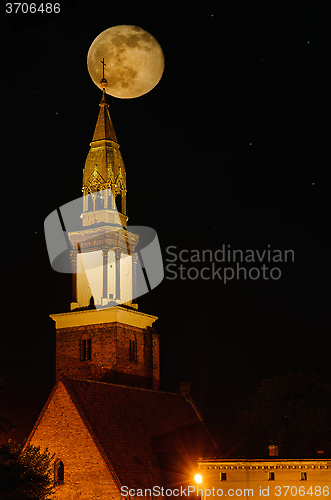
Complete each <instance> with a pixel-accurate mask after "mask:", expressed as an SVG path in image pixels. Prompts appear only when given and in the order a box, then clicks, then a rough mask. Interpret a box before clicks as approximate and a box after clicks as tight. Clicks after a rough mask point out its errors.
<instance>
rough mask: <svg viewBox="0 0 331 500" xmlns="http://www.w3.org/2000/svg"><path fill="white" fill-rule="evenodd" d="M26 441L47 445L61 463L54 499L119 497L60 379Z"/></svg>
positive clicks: (36, 444)
mask: <svg viewBox="0 0 331 500" xmlns="http://www.w3.org/2000/svg"><path fill="white" fill-rule="evenodd" d="M30 443H31V444H32V445H34V446H40V447H41V448H42V449H45V448H48V450H49V451H50V453H51V454H54V455H55V456H54V459H53V461H54V466H55V463H56V462H57V461H59V460H61V461H62V462H63V464H64V484H61V485H58V486H56V494H55V496H54V500H69V499H70V500H76V499H79V500H104V499H107V500H112V499H114V500H115V499H116V500H119V499H122V498H123V497H121V495H120V491H119V488H118V486H117V484H116V482H115V480H114V479H113V476H112V474H111V472H110V470H109V469H108V467H107V465H106V463H105V461H104V459H103V457H102V455H101V453H100V451H99V450H98V448H97V446H96V444H95V443H94V441H93V439H92V437H91V436H90V434H89V433H88V430H87V428H86V426H85V424H84V422H83V421H82V419H81V417H80V415H79V413H78V411H77V410H76V408H75V406H74V404H73V403H72V401H71V399H70V397H69V395H68V393H67V392H66V390H65V388H64V386H63V384H62V383H61V382H60V384H59V386H58V388H57V390H56V392H55V393H54V395H53V398H52V400H51V402H50V404H49V405H48V407H47V409H46V411H45V412H44V414H43V415H42V417H41V420H40V422H39V425H38V426H37V428H36V431H35V433H34V434H33V436H32V439H31V441H30Z"/></svg>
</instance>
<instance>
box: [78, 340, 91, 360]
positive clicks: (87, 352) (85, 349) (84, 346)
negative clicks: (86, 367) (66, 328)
mask: <svg viewBox="0 0 331 500" xmlns="http://www.w3.org/2000/svg"><path fill="white" fill-rule="evenodd" d="M80 360H81V361H91V360H92V350H91V339H81V341H80Z"/></svg>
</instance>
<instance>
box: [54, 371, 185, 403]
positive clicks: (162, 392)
mask: <svg viewBox="0 0 331 500" xmlns="http://www.w3.org/2000/svg"><path fill="white" fill-rule="evenodd" d="M63 377H64V378H65V379H66V380H77V381H78V382H89V383H93V384H100V385H108V386H112V387H123V388H127V389H135V390H137V391H147V392H153V393H155V394H171V395H172V396H182V397H183V398H184V399H186V398H185V397H184V396H183V394H182V393H180V392H169V391H155V390H154V389H146V388H145V387H133V386H131V385H122V384H115V383H113V382H104V381H103V380H90V379H85V378H79V377H65V376H63Z"/></svg>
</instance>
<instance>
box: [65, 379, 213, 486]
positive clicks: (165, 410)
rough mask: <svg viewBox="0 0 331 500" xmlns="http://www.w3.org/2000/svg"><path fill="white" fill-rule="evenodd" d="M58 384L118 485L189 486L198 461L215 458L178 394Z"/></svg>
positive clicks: (73, 381)
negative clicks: (71, 403)
mask: <svg viewBox="0 0 331 500" xmlns="http://www.w3.org/2000/svg"><path fill="white" fill-rule="evenodd" d="M61 380H62V382H63V384H64V386H65V387H66V389H67V391H68V393H69V395H70V396H71V398H72V400H73V402H74V404H75V405H76V408H77V409H78V411H79V413H80V415H81V417H82V418H83V420H84V422H85V424H86V425H87V427H88V429H89V431H90V432H91V434H92V435H93V436H94V438H95V439H96V441H97V444H98V446H99V448H101V450H102V452H103V454H104V456H105V457H106V458H107V462H108V463H110V464H111V467H112V468H113V470H114V471H115V474H116V476H117V478H118V479H119V481H120V483H121V484H122V485H125V486H130V487H135V488H140V487H144V488H148V487H153V486H154V485H159V486H162V485H163V486H170V485H172V486H173V485H174V484H184V483H185V482H187V483H190V481H192V474H193V471H194V469H195V467H196V463H197V459H198V458H199V457H201V456H206V454H207V455H208V453H209V454H210V453H212V454H213V452H214V449H213V445H212V442H211V439H210V437H209V436H208V433H207V432H206V430H205V428H204V426H203V424H202V423H201V421H200V420H199V417H198V416H197V414H196V412H195V410H194V409H193V407H192V405H191V404H190V403H189V402H188V401H187V400H186V399H185V397H184V396H183V395H182V394H172V393H166V392H159V391H152V390H146V389H138V388H133V387H126V386H120V385H115V384H106V383H100V382H94V381H85V380H78V379H68V378H62V379H61Z"/></svg>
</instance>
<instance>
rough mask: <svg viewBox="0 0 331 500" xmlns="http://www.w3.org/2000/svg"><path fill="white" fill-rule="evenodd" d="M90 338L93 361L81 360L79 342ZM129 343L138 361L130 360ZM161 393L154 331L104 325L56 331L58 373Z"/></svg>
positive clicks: (121, 325)
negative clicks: (159, 390) (133, 347)
mask: <svg viewBox="0 0 331 500" xmlns="http://www.w3.org/2000/svg"><path fill="white" fill-rule="evenodd" d="M88 338H90V339H91V355H92V356H91V358H92V359H91V361H89V360H87V361H81V353H80V341H81V339H88ZM130 340H131V341H134V342H135V349H136V359H135V360H132V359H130ZM61 373H64V374H65V375H66V376H69V377H80V378H86V379H90V380H104V381H108V382H114V383H120V384H124V385H132V386H135V387H144V388H153V389H156V390H158V388H159V381H160V361H159V335H158V334H157V333H156V332H155V330H153V329H152V328H146V329H142V328H138V327H134V326H130V325H125V324H123V323H117V322H116V323H115V322H114V323H102V324H96V325H84V326H77V327H70V328H60V329H57V331H56V374H57V377H58V376H59V375H60V374H61Z"/></svg>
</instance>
